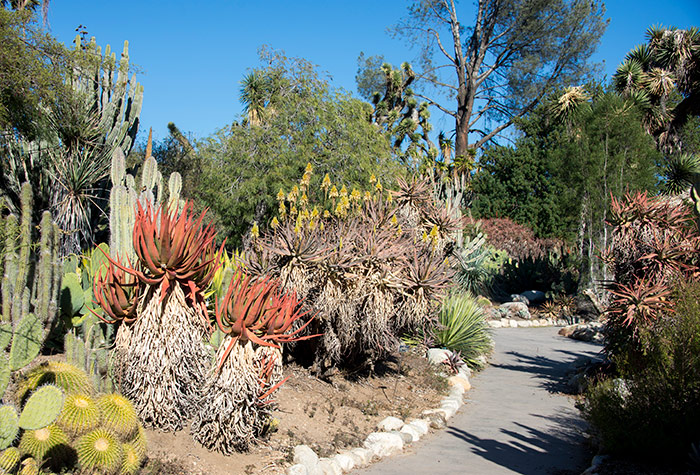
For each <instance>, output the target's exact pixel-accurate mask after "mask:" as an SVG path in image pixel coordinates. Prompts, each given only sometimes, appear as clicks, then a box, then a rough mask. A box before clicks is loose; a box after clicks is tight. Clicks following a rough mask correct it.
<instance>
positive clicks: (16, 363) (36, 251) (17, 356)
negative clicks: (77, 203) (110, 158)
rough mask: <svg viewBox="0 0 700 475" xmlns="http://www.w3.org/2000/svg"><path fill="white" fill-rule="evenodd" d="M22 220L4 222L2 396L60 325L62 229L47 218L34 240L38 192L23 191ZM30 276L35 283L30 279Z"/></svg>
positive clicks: (0, 339)
mask: <svg viewBox="0 0 700 475" xmlns="http://www.w3.org/2000/svg"><path fill="white" fill-rule="evenodd" d="M21 195H22V216H21V218H20V219H19V220H18V219H17V217H16V216H15V215H13V214H10V215H9V216H7V218H4V223H3V225H4V230H5V242H4V249H3V252H4V257H5V260H4V275H3V277H2V291H1V293H0V298H1V300H2V316H0V320H1V321H0V350H5V349H6V348H7V347H8V345H9V346H10V352H9V357H8V355H6V354H5V353H4V352H3V353H2V354H0V394H2V392H4V389H5V387H6V386H7V383H8V382H9V379H10V372H11V371H16V370H19V369H21V368H23V367H24V366H26V365H28V364H29V363H31V362H32V360H33V359H34V358H35V357H36V356H37V355H38V354H39V351H40V350H41V347H42V345H43V343H44V341H45V339H46V337H47V336H48V329H49V328H50V326H51V325H52V324H53V323H54V319H55V317H56V314H57V307H58V304H57V302H58V290H59V288H60V280H61V272H60V264H59V259H58V255H57V240H58V228H57V227H56V225H55V224H54V223H53V220H52V218H51V213H49V212H45V213H44V214H43V215H42V218H41V225H40V229H41V232H40V236H39V241H38V242H36V241H35V240H34V236H33V232H32V231H33V226H32V188H31V186H30V185H29V184H26V183H25V184H24V185H23V186H22V193H21ZM30 277H32V279H31V280H30Z"/></svg>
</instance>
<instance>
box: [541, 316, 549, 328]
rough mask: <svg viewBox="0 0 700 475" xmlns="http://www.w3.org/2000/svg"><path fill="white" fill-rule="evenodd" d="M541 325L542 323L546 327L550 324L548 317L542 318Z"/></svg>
mask: <svg viewBox="0 0 700 475" xmlns="http://www.w3.org/2000/svg"><path fill="white" fill-rule="evenodd" d="M540 325H542V326H543V327H546V326H547V325H549V322H548V321H547V319H546V318H540Z"/></svg>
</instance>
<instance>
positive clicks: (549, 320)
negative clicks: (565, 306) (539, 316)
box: [547, 317, 554, 326]
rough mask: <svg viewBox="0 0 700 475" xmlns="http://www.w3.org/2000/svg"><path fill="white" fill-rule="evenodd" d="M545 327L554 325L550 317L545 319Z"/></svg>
mask: <svg viewBox="0 0 700 475" xmlns="http://www.w3.org/2000/svg"><path fill="white" fill-rule="evenodd" d="M547 325H549V326H552V325H554V319H553V318H551V317H550V318H548V319H547Z"/></svg>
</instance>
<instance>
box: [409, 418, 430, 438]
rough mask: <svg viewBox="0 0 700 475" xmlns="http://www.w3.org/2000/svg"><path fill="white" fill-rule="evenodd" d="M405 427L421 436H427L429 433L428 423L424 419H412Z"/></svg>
mask: <svg viewBox="0 0 700 475" xmlns="http://www.w3.org/2000/svg"><path fill="white" fill-rule="evenodd" d="M406 425H408V426H411V427H413V428H415V429H416V430H417V431H418V433H420V435H421V436H423V435H425V434H427V433H428V432H429V431H430V423H429V422H428V421H426V420H425V419H413V420H412V421H411V422H409V423H408V424H406ZM404 427H406V426H404Z"/></svg>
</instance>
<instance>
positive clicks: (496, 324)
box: [486, 320, 503, 328]
mask: <svg viewBox="0 0 700 475" xmlns="http://www.w3.org/2000/svg"><path fill="white" fill-rule="evenodd" d="M486 323H487V324H488V326H490V327H491V328H501V327H503V324H502V323H501V321H500V320H487V321H486Z"/></svg>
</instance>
